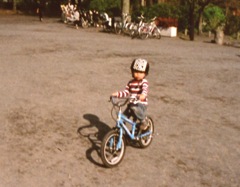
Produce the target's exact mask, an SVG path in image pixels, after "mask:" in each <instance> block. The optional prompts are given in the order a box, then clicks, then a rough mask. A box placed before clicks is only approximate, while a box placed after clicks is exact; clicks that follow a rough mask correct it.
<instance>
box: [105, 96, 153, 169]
mask: <svg viewBox="0 0 240 187" xmlns="http://www.w3.org/2000/svg"><path fill="white" fill-rule="evenodd" d="M129 100H130V99H129V98H127V99H124V100H123V99H119V98H116V97H111V98H110V101H111V102H112V104H113V109H112V116H113V111H116V113H117V120H116V126H115V127H114V128H113V129H112V130H110V131H109V132H108V133H107V134H106V135H105V136H104V138H103V141H102V145H101V159H102V162H103V164H104V165H105V166H106V167H114V166H117V165H118V164H120V162H121V161H122V160H123V157H124V154H125V149H126V145H127V142H128V141H135V142H138V144H139V145H140V147H141V148H146V147H148V146H149V145H150V144H151V142H152V137H153V133H154V125H153V120H152V119H151V118H150V117H149V116H148V117H147V121H148V125H147V129H145V130H141V128H140V123H139V122H138V120H136V118H135V119H133V120H131V119H130V118H127V117H126V116H125V115H124V114H123V113H122V107H123V106H124V105H126V104H127V103H128V102H129ZM127 124H128V125H130V127H128V126H127Z"/></svg>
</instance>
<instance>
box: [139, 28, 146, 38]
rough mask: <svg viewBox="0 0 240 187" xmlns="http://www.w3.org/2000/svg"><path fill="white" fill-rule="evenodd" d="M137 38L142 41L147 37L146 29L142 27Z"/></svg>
mask: <svg viewBox="0 0 240 187" xmlns="http://www.w3.org/2000/svg"><path fill="white" fill-rule="evenodd" d="M139 37H140V38H141V39H142V40H144V39H146V38H147V37H148V31H147V30H146V28H144V27H142V28H140V29H139Z"/></svg>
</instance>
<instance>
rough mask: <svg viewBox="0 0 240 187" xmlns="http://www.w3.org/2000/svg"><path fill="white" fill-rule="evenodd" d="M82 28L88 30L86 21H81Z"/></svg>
mask: <svg viewBox="0 0 240 187" xmlns="http://www.w3.org/2000/svg"><path fill="white" fill-rule="evenodd" d="M82 28H84V29H86V28H88V21H85V20H82Z"/></svg>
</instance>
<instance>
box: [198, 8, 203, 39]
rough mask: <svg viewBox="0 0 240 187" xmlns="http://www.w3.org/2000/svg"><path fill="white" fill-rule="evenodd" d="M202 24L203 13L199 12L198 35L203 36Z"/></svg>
mask: <svg viewBox="0 0 240 187" xmlns="http://www.w3.org/2000/svg"><path fill="white" fill-rule="evenodd" d="M202 22H203V11H201V10H199V12H198V35H201V34H202V33H203V31H202V29H203V27H202V25H203V24H202Z"/></svg>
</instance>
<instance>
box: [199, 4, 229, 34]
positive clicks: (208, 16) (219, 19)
mask: <svg viewBox="0 0 240 187" xmlns="http://www.w3.org/2000/svg"><path fill="white" fill-rule="evenodd" d="M203 19H204V22H205V23H206V24H205V26H204V29H205V30H207V31H215V30H216V29H217V28H218V27H219V26H222V25H223V24H224V23H225V20H226V17H225V15H224V11H223V10H222V9H221V8H220V7H218V6H214V5H211V4H210V5H208V6H207V7H206V8H205V9H204V12H203Z"/></svg>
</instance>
